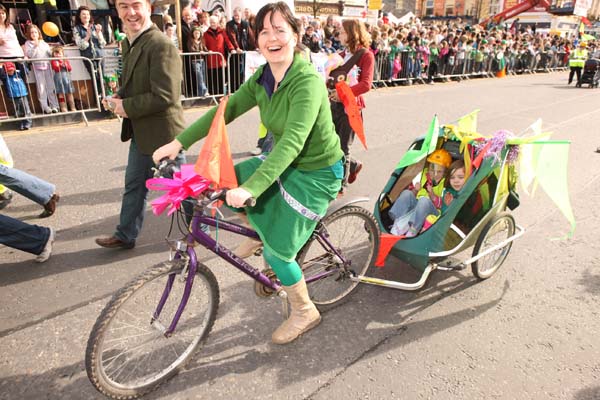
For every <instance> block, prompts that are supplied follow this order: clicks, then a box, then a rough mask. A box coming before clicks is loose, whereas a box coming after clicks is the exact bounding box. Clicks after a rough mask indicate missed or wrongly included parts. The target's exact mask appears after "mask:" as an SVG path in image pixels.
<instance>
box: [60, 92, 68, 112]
mask: <svg viewBox="0 0 600 400" xmlns="http://www.w3.org/2000/svg"><path fill="white" fill-rule="evenodd" d="M58 104H59V105H60V112H67V111H69V110H67V103H66V102H65V96H63V95H59V96H58Z"/></svg>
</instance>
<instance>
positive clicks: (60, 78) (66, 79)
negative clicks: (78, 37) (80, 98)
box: [50, 46, 77, 112]
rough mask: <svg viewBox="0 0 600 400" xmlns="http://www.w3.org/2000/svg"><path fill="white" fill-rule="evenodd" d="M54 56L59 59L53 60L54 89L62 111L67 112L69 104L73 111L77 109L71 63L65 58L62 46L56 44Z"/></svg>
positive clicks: (53, 51) (53, 50)
mask: <svg viewBox="0 0 600 400" xmlns="http://www.w3.org/2000/svg"><path fill="white" fill-rule="evenodd" d="M52 57H53V58H58V60H52V61H51V62H50V64H51V65H52V70H53V71H54V89H55V90H56V95H57V97H58V104H59V105H60V111H61V112H67V111H68V110H67V104H68V105H69V108H70V109H71V111H77V108H76V107H75V99H74V98H73V92H74V91H75V90H74V89H73V82H72V81H71V70H72V68H71V63H70V62H69V60H65V59H64V50H63V48H62V46H56V47H54V48H53V49H52Z"/></svg>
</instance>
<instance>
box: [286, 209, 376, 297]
mask: <svg viewBox="0 0 600 400" xmlns="http://www.w3.org/2000/svg"><path fill="white" fill-rule="evenodd" d="M378 248H379V228H378V227H377V222H376V221H375V218H374V217H373V215H372V214H371V213H370V212H369V211H367V210H365V209H364V208H362V207H358V206H347V207H344V208H342V209H340V210H338V211H336V212H334V213H333V214H331V215H330V216H328V217H326V218H324V219H323V220H322V221H321V222H320V224H319V225H318V226H317V230H316V232H315V234H314V235H313V236H312V237H311V238H310V239H309V241H308V242H307V243H306V244H305V245H304V247H303V248H302V250H300V252H299V253H298V257H297V260H298V264H300V267H301V268H302V272H303V273H304V279H305V280H306V282H307V285H308V291H309V295H310V298H311V300H312V301H313V303H315V304H316V305H317V306H318V307H319V309H325V308H326V307H327V306H330V305H332V304H334V303H336V302H339V301H340V300H342V299H343V298H344V297H346V296H348V295H349V294H350V292H352V290H354V288H356V286H357V285H358V281H355V280H352V279H351V278H352V277H354V276H358V275H364V274H365V272H366V271H367V269H368V268H369V266H370V265H371V264H372V262H373V259H374V257H375V253H376V251H377V249H378Z"/></svg>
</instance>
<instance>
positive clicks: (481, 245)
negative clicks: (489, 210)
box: [471, 212, 515, 280]
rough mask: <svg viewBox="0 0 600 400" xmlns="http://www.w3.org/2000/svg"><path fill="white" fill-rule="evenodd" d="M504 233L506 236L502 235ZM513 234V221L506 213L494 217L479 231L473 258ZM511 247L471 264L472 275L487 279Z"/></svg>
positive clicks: (507, 246)
mask: <svg viewBox="0 0 600 400" xmlns="http://www.w3.org/2000/svg"><path fill="white" fill-rule="evenodd" d="M504 232H506V234H504ZM514 234H515V219H514V218H513V216H512V215H510V214H509V213H507V212H504V213H500V214H498V215H496V216H495V217H494V218H492V220H491V221H490V222H488V223H487V225H486V226H485V227H484V228H483V230H482V231H481V234H480V235H479V237H478V238H477V241H476V242H475V247H473V257H475V256H476V255H478V254H479V253H481V252H483V251H485V250H486V248H487V247H492V246H493V245H494V243H493V242H496V243H501V242H502V241H504V240H506V239H508V238H509V237H511V236H512V235H514ZM511 247H512V242H510V243H508V244H507V245H505V246H504V247H501V248H499V249H497V250H495V251H493V252H491V253H490V254H488V255H486V256H483V257H481V258H480V259H479V260H477V261H475V262H473V263H472V264H471V271H472V272H473V275H475V277H477V279H479V280H484V279H488V278H489V277H491V276H492V275H493V274H494V273H495V272H496V271H497V270H498V268H500V266H501V265H502V263H503V262H504V260H505V259H506V257H507V256H508V253H509V252H510V248H511Z"/></svg>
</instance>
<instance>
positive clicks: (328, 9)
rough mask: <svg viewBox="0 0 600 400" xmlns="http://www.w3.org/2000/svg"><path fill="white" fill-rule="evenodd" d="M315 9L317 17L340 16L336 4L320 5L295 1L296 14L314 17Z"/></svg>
mask: <svg viewBox="0 0 600 400" xmlns="http://www.w3.org/2000/svg"><path fill="white" fill-rule="evenodd" d="M315 6H316V8H317V13H316V14H317V15H341V13H340V5H339V2H338V3H321V2H318V1H317V2H314V3H313V2H312V1H297V2H296V3H295V10H296V13H297V14H310V15H315V11H314V7H315Z"/></svg>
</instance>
